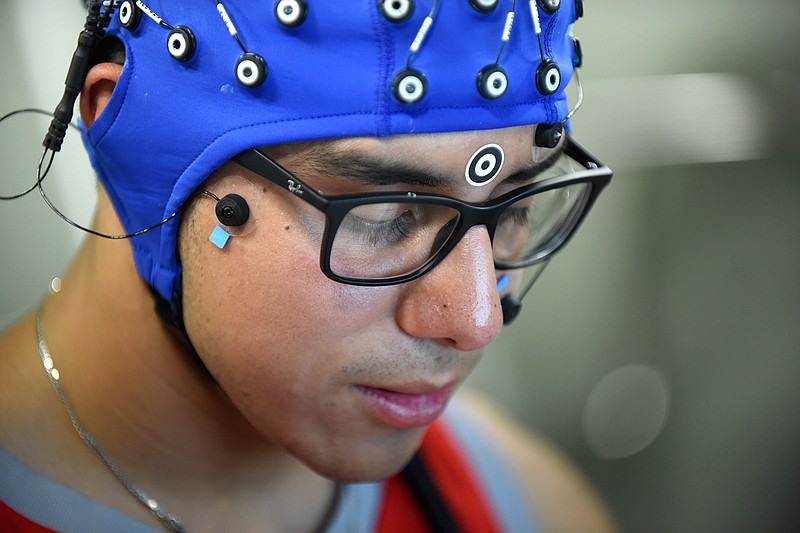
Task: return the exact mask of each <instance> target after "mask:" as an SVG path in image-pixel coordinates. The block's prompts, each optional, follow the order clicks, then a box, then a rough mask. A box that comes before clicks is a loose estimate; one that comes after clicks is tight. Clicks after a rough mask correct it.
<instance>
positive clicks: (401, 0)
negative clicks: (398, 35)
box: [381, 0, 414, 22]
mask: <svg viewBox="0 0 800 533" xmlns="http://www.w3.org/2000/svg"><path fill="white" fill-rule="evenodd" d="M413 12H414V0H383V1H382V2H381V13H383V16H384V17H386V20H388V21H390V22H402V21H404V20H406V19H407V18H408V17H410V16H411V13H413Z"/></svg>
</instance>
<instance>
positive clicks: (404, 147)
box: [263, 126, 533, 193]
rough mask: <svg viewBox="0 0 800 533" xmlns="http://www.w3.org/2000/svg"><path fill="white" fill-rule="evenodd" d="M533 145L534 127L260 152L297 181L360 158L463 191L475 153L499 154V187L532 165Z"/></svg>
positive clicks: (334, 142)
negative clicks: (443, 179) (441, 179)
mask: <svg viewBox="0 0 800 533" xmlns="http://www.w3.org/2000/svg"><path fill="white" fill-rule="evenodd" d="M532 142H533V126H517V127H513V128H504V129H499V130H475V131H463V132H450V133H432V134H430V133H429V134H419V135H397V136H393V137H380V138H379V137H350V138H340V139H326V140H318V141H304V142H299V143H290V144H283V145H275V146H268V147H265V148H263V150H264V151H265V152H266V153H267V154H269V155H270V156H271V157H273V158H276V159H278V160H280V161H281V163H282V164H284V165H285V166H287V167H288V168H290V170H291V171H292V172H293V173H295V174H296V175H297V176H298V177H300V178H301V179H304V178H306V177H307V176H313V175H315V174H321V175H327V176H336V175H337V172H336V166H335V164H333V165H332V164H328V162H329V161H331V160H336V159H337V158H338V159H339V160H341V159H342V158H346V157H347V156H348V154H359V155H366V156H368V157H371V158H374V159H379V160H380V161H381V162H382V164H388V165H391V164H392V163H396V164H397V165H398V166H402V167H404V168H408V167H411V168H418V169H420V170H421V171H426V172H428V173H430V174H432V175H447V176H451V177H452V178H451V179H450V180H449V181H452V183H453V186H454V187H461V186H462V185H464V184H465V183H466V182H464V183H461V182H462V181H463V175H464V169H465V168H466V165H467V163H468V162H469V160H470V158H471V157H472V155H473V154H474V153H475V151H476V150H477V149H479V148H481V147H483V146H485V145H486V144H487V143H491V144H498V145H500V146H501V147H502V148H503V150H504V152H505V154H506V155H505V161H506V167H505V168H504V169H503V171H502V175H501V179H500V181H502V177H503V176H505V175H508V174H511V173H513V172H514V171H515V170H516V169H518V168H521V167H525V166H527V165H530V164H531V163H532V155H531V146H532ZM310 185H313V183H310ZM323 192H324V191H323ZM444 192H448V193H455V190H452V189H450V188H448V190H446V191H444Z"/></svg>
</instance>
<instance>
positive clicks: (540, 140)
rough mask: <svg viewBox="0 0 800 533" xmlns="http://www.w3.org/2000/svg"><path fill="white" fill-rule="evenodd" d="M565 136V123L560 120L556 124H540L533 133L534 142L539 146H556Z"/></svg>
mask: <svg viewBox="0 0 800 533" xmlns="http://www.w3.org/2000/svg"><path fill="white" fill-rule="evenodd" d="M563 136H564V125H563V124H561V123H560V122H557V123H556V124H539V125H538V126H536V132H535V133H534V134H533V142H534V143H535V144H536V146H538V147H539V148H555V147H556V146H557V145H558V142H559V141H560V140H561V137H563Z"/></svg>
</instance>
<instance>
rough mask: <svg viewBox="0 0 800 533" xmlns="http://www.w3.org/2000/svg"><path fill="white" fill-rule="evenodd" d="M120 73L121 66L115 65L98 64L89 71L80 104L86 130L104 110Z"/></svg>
mask: <svg viewBox="0 0 800 533" xmlns="http://www.w3.org/2000/svg"><path fill="white" fill-rule="evenodd" d="M121 72H122V65H118V64H116V63H99V64H97V65H95V66H93V67H92V68H91V69H90V70H89V73H88V74H87V75H86V81H85V82H84V84H83V91H81V103H80V110H81V119H82V120H83V123H84V124H85V125H86V127H87V128H88V127H89V126H91V125H92V124H94V121H95V120H97V117H99V116H100V113H102V112H103V109H105V108H106V104H108V100H109V99H110V98H111V93H112V92H113V91H114V87H116V86H117V81H119V76H120V73H121Z"/></svg>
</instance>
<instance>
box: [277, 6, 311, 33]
mask: <svg viewBox="0 0 800 533" xmlns="http://www.w3.org/2000/svg"><path fill="white" fill-rule="evenodd" d="M307 10H308V7H307V5H306V3H305V1H304V0H278V1H277V2H275V18H277V19H278V22H280V23H281V24H283V25H284V26H288V27H294V26H299V25H300V24H301V23H302V22H303V21H304V20H305V18H306V12H307Z"/></svg>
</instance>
